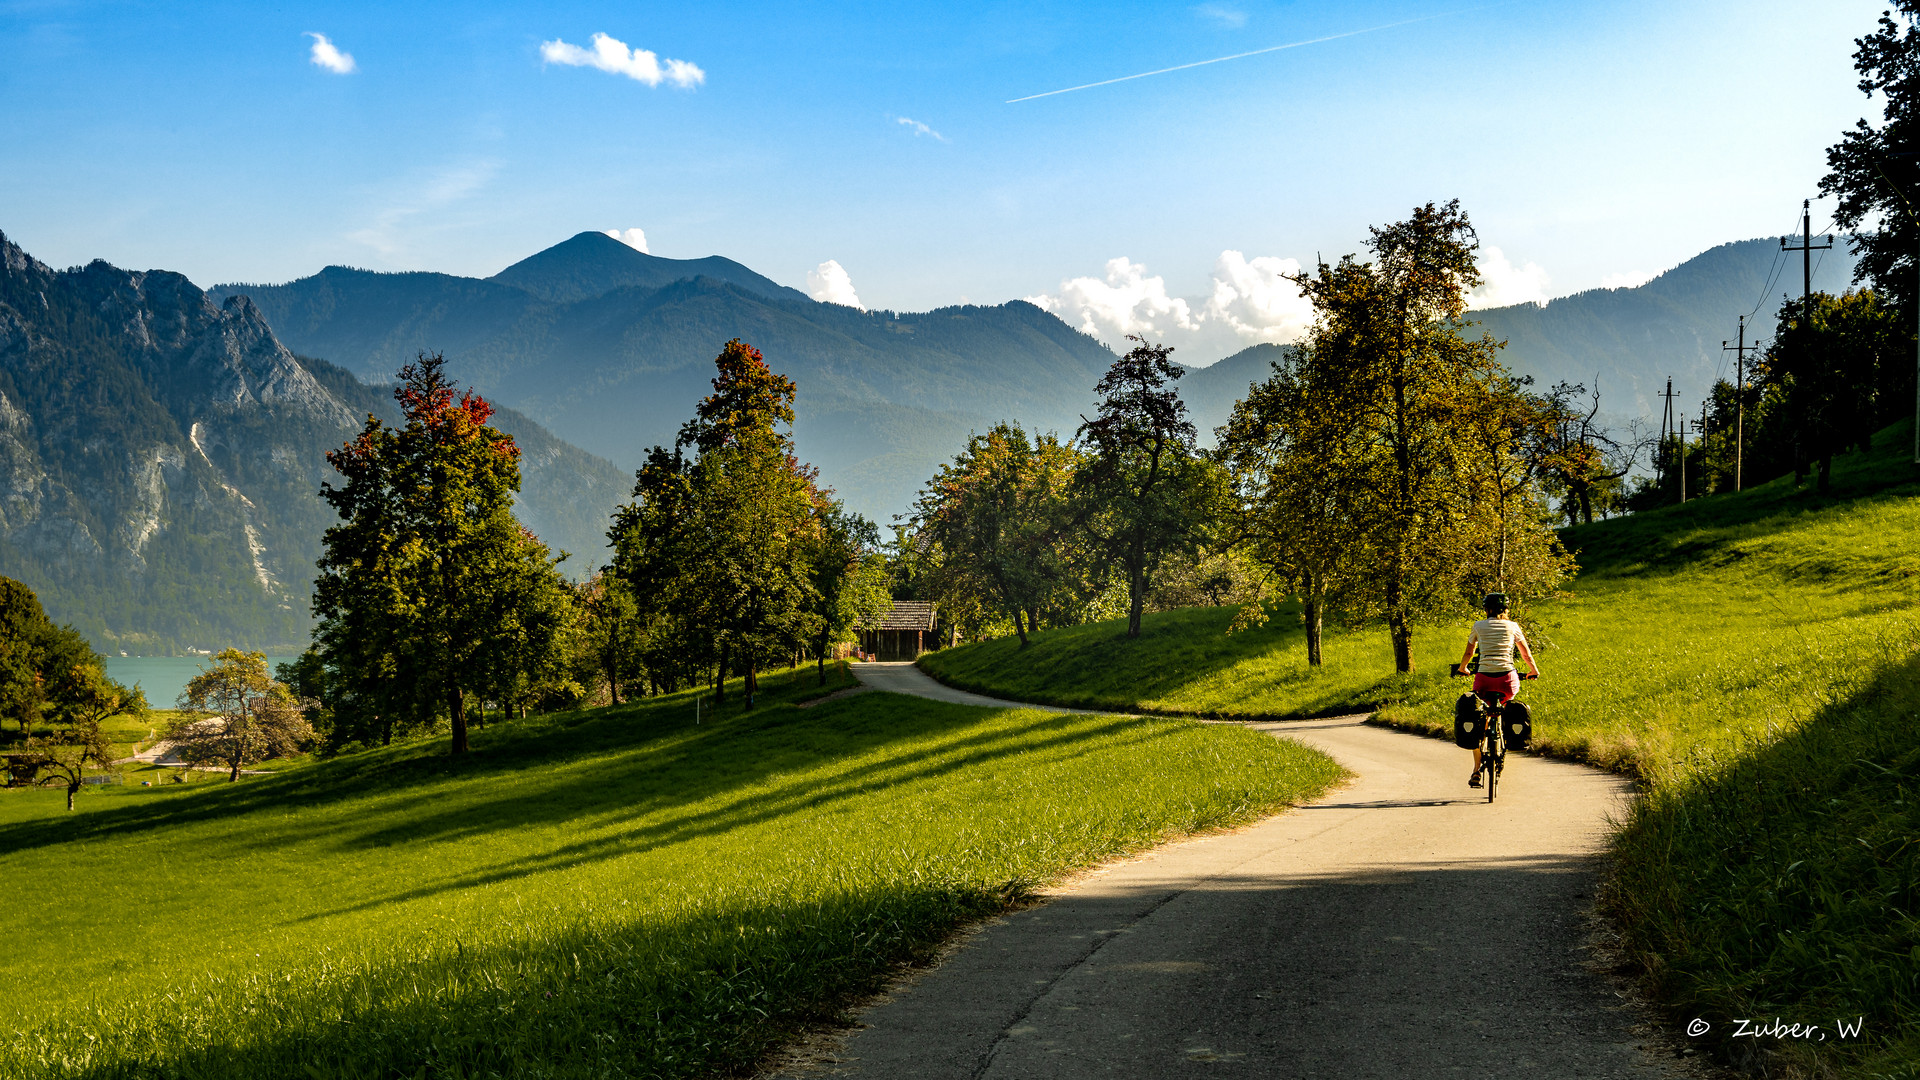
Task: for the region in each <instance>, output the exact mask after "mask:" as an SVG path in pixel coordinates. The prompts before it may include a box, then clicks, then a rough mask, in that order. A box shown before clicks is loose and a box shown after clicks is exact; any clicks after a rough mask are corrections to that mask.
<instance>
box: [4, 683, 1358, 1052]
mask: <svg viewBox="0 0 1920 1080" xmlns="http://www.w3.org/2000/svg"><path fill="white" fill-rule="evenodd" d="M766 686H767V687H768V690H769V693H768V694H767V696H766V698H764V699H763V704H762V705H761V707H759V708H757V709H755V710H754V711H753V712H751V713H743V712H742V711H741V709H740V708H739V706H738V705H737V704H733V705H729V706H728V707H727V708H726V709H724V710H722V711H721V714H720V715H719V716H718V717H714V716H713V715H712V712H711V710H709V712H708V714H707V718H708V722H706V723H704V724H701V725H699V726H695V725H694V723H693V713H694V706H693V702H692V699H691V697H690V696H687V695H680V696H677V697H671V698H666V699H656V700H653V701H648V702H645V703H642V704H636V705H629V706H623V707H617V708H609V709H600V710H592V711H587V712H580V713H568V714H556V715H551V716H545V717H536V718H533V719H530V720H527V721H520V722H511V723H506V724H496V725H492V726H489V727H488V728H486V729H485V730H484V731H481V732H478V733H476V735H475V739H474V744H475V752H474V753H473V754H472V755H471V756H470V758H468V759H466V760H462V761H457V762H456V761H453V760H451V759H449V758H448V757H447V756H446V755H445V750H444V743H443V742H440V741H435V742H431V743H425V742H423V743H415V744H410V745H404V746H395V747H392V748H388V749H386V750H382V751H376V752H369V753H365V754H360V755H356V756H352V757H347V758H341V759H337V760H333V761H320V762H307V763H302V764H299V765H297V766H296V767H293V768H290V769H286V770H283V771H280V772H278V773H275V774H274V775H271V776H262V777H252V778H248V779H245V780H243V781H241V782H240V783H238V784H226V783H224V782H223V783H207V782H196V783H193V784H190V785H185V786H170V787H162V786H156V787H153V788H141V787H138V786H133V787H123V788H115V789H108V790H89V791H87V792H84V793H83V794H82V796H81V798H80V801H79V809H78V810H76V811H75V812H74V813H72V814H70V815H69V814H67V813H66V812H65V811H64V810H63V809H62V807H63V806H64V798H63V796H62V795H61V794H60V793H57V792H47V791H7V792H0V881H4V882H5V883H6V895H7V898H8V902H7V903H6V904H4V905H0V940H5V941H6V942H7V943H8V947H7V949H5V950H4V951H0V986H4V987H6V988H7V989H6V993H5V994H4V995H0V1032H4V1033H5V1037H4V1038H0V1076H7V1077H10V1078H11V1077H22V1078H26V1077H76V1078H77V1077H87V1078H105V1077H226V1076H251V1077H293V1076H298V1077H308V1078H321V1080H324V1078H330V1077H390V1076H415V1075H421V1076H433V1077H475V1076H514V1077H575V1076H581V1077H584V1076H636V1077H684V1076H705V1075H712V1074H715V1073H723V1072H727V1071H730V1070H738V1069H741V1068H744V1067H746V1066H748V1065H750V1064H751V1063H752V1062H753V1061H755V1060H757V1059H758V1058H760V1057H761V1056H762V1055H764V1054H765V1053H766V1052H768V1051H769V1049H770V1048H772V1047H774V1046H776V1045H778V1044H779V1043H780V1042H781V1041H782V1040H783V1039H785V1038H788V1037H790V1036H791V1035H792V1033H793V1032H794V1031H795V1030H797V1029H798V1028H800V1027H802V1026H804V1025H807V1024H810V1023H815V1022H818V1021H821V1020H824V1019H830V1018H832V1017H833V1016H835V1015H837V1013H838V1012H839V1010H841V1009H842V1008H844V1006H845V1005H846V1003H847V1002H848V1001H849V1000H851V998H852V997H853V996H854V995H857V994H860V993H863V992H867V991H870V990H872V989H874V988H875V987H876V986H878V985H879V983H880V982H881V981H882V980H883V979H884V978H885V977H886V976H887V974H888V973H889V972H890V971H892V970H894V969H895V968H896V967H897V966H898V965H899V964H901V963H903V962H910V961H913V960H915V959H918V958H923V957H925V956H926V955H928V954H929V951H930V950H931V949H932V948H934V947H935V946H936V945H937V943H938V942H939V941H940V940H941V939H942V938H943V937H944V936H946V935H947V934H949V933H950V932H951V931H952V930H953V929H954V928H955V927H956V926H958V925H960V924H962V923H964V922H966V921H968V920H971V919H975V918H978V917H980V916H983V915H986V914H988V913H991V912H994V911H998V910H1002V909H1004V908H1005V907H1006V906H1008V905H1009V904H1015V903H1018V902H1020V901H1021V900H1022V898H1023V897H1025V896H1027V895H1028V894H1030V893H1031V892H1032V891H1033V890H1034V889H1036V888H1038V887H1040V886H1042V885H1044V884H1045V883H1047V882H1050V881H1053V880H1056V879H1058V878H1060V877H1061V876H1062V875H1065V874H1068V873H1070V872H1072V871H1074V870H1075V869H1077V868H1081V867H1085V866H1088V865H1091V864H1093V863H1096V862H1098V861H1100V860H1102V859H1106V858H1110V857H1113V856H1116V855H1119V854H1122V853H1124V852H1128V851H1133V850H1137V849H1139V848H1142V847H1145V846H1148V845H1151V844H1154V843H1158V842H1161V841H1163V840H1165V839H1167V838H1169V837H1173V836H1177V835H1181V834H1184V833H1188V832H1192V831H1196V830H1205V829H1211V828H1217V827H1224V826H1231V825H1235V824H1238V823H1242V822H1246V821H1250V820H1253V819H1255V818H1257V817H1259V816H1261V815H1264V814H1266V813H1270V812H1272V811H1274V810H1275V809H1277V808H1280V807H1282V806H1284V805H1285V804H1287V803H1289V802H1292V801H1296V800H1300V799H1303V798H1307V797H1310V796H1311V795H1312V794H1314V793H1316V792H1318V791H1320V790H1323V789H1324V788H1326V787H1327V786H1328V785H1329V784H1331V783H1333V782H1335V781H1336V780H1337V778H1338V775H1339V770H1338V768H1337V767H1336V766H1334V765H1333V764H1332V762H1331V761H1329V760H1328V759H1326V758H1325V757H1323V756H1321V755H1319V754H1316V753H1313V752H1310V751H1307V750H1305V749H1303V748H1301V747H1299V746H1298V745H1296V744H1292V743H1286V742H1281V741H1279V740H1275V739H1272V738H1270V737H1268V736H1265V735H1259V734H1255V733H1252V732H1248V731H1244V730H1240V729H1237V728H1233V727H1225V726H1218V725H1203V724H1198V723H1194V722H1192V721H1187V720H1174V719H1150V720H1137V719H1119V718H1114V717H1100V716H1081V715H1074V716H1065V715H1058V714H1047V713H1041V712H1032V711H1017V710H1014V711H1003V710H986V709H975V708H964V707H959V706H948V705H941V704H936V703H932V702H926V701H921V700H917V699H908V698H902V697H897V696H893V695H886V694H864V695H859V696H853V697H848V698H845V699H841V700H837V701H832V702H827V703H823V704H820V705H817V706H815V707H812V708H807V709H801V708H798V707H796V705H795V704H793V703H792V702H793V701H794V700H796V699H798V698H800V697H803V696H806V695H809V694H812V693H814V692H815V691H813V689H812V687H813V679H812V673H811V672H806V671H803V672H801V673H800V676H799V677H797V678H790V677H788V676H784V675H782V676H776V677H773V678H770V679H768V680H766Z"/></svg>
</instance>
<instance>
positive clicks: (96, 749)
mask: <svg viewBox="0 0 1920 1080" xmlns="http://www.w3.org/2000/svg"><path fill="white" fill-rule="evenodd" d="M25 751H26V755H29V756H30V757H31V759H32V762H31V763H32V765H33V766H34V767H35V768H36V770H37V771H38V772H42V773H46V774H47V777H48V779H52V780H57V781H59V782H60V783H62V784H64V785H66V789H67V809H68V810H72V809H73V797H74V796H75V795H77V794H79V793H80V788H81V786H82V785H84V784H85V783H86V776H87V770H88V769H89V768H95V769H105V768H108V767H109V766H111V765H112V763H113V748H112V746H111V745H110V744H109V743H108V742H107V737H106V734H105V733H104V732H103V731H102V730H101V728H100V721H99V720H97V719H92V718H87V719H83V720H81V721H80V722H79V723H76V724H74V725H73V726H71V727H68V728H66V729H64V730H61V731H56V732H51V733H48V734H42V735H37V736H35V737H33V738H31V739H28V740H27V742H26V744H25ZM41 782H42V783H45V782H46V781H44V780H43V781H41Z"/></svg>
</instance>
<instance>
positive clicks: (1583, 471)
mask: <svg viewBox="0 0 1920 1080" xmlns="http://www.w3.org/2000/svg"><path fill="white" fill-rule="evenodd" d="M1583 396H1584V397H1585V398H1586V400H1585V401H1582V400H1581V398H1582V397H1583ZM1599 415H1600V387H1599V385H1598V384H1597V383H1596V384H1595V386H1594V388H1593V390H1592V391H1591V393H1589V391H1588V390H1587V388H1586V387H1585V386H1583V385H1581V384H1579V383H1565V382H1563V383H1556V384H1555V385H1554V387H1553V389H1552V390H1549V391H1547V393H1546V394H1544V395H1541V396H1539V397H1537V398H1532V399H1531V400H1528V401H1527V402H1526V404H1525V406H1524V407H1523V408H1522V410H1521V411H1520V412H1518V413H1515V414H1514V415H1513V416H1512V418H1511V419H1510V420H1509V421H1508V423H1509V424H1510V425H1512V426H1514V428H1515V434H1516V436H1517V437H1518V439H1519V441H1518V442H1517V443H1516V445H1515V453H1516V454H1517V455H1518V456H1519V457H1521V458H1523V459H1528V461H1529V464H1530V466H1531V467H1532V468H1533V469H1536V470H1537V471H1538V472H1539V473H1541V474H1542V475H1543V476H1544V477H1545V479H1546V480H1547V482H1548V483H1549V485H1550V486H1551V487H1553V488H1554V489H1555V490H1557V491H1558V492H1559V493H1560V494H1562V495H1564V496H1565V500H1566V503H1565V509H1564V516H1565V517H1566V519H1567V524H1569V525H1576V524H1580V523H1582V522H1584V523H1585V524H1588V525H1591V524H1593V512H1594V509H1595V508H1596V507H1598V508H1599V510H1600V512H1601V514H1602V515H1603V516H1604V515H1605V514H1606V513H1607V512H1608V511H1609V510H1614V509H1618V508H1619V505H1618V504H1619V501H1620V497H1621V496H1622V494H1624V492H1623V489H1622V486H1621V484H1622V481H1624V480H1625V479H1626V477H1627V475H1628V474H1629V473H1631V472H1632V471H1633V469H1634V466H1635V465H1636V464H1638V463H1639V460H1640V454H1641V452H1642V451H1643V450H1645V449H1646V447H1647V440H1645V439H1643V438H1640V437H1639V434H1638V430H1637V428H1632V427H1630V428H1629V431H1628V434H1627V436H1626V437H1625V439H1624V440H1623V439H1622V438H1619V437H1616V436H1615V435H1614V433H1613V431H1611V430H1610V429H1609V428H1608V427H1607V426H1606V425H1605V424H1603V423H1601V422H1600V421H1599V419H1598V417H1599Z"/></svg>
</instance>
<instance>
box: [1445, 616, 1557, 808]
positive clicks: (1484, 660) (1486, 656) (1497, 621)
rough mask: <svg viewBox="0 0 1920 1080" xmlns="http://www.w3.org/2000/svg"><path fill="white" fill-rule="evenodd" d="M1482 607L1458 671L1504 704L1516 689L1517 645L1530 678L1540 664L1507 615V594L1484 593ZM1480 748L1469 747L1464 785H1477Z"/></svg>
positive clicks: (1479, 691)
mask: <svg viewBox="0 0 1920 1080" xmlns="http://www.w3.org/2000/svg"><path fill="white" fill-rule="evenodd" d="M1481 606H1482V607H1484V608H1485V609H1486V612H1487V617H1486V618H1484V619H1481V620H1480V621H1479V622H1477V623H1474V624H1473V632H1472V633H1470V634H1468V635H1467V651H1466V653H1465V654H1464V655H1462V656H1461V657H1460V671H1461V672H1463V673H1464V672H1467V671H1471V672H1473V692H1474V693H1475V694H1476V695H1478V694H1483V693H1485V694H1499V695H1500V704H1502V705H1505V704H1506V703H1507V702H1508V701H1510V700H1512V699H1513V696H1514V695H1515V694H1518V693H1519V692H1520V673H1519V672H1518V671H1516V670H1515V669H1514V666H1513V650H1514V649H1515V648H1518V649H1519V650H1520V655H1521V656H1522V657H1524V658H1525V659H1526V661H1527V667H1528V668H1529V669H1530V670H1531V671H1532V672H1533V677H1534V678H1536V679H1537V678H1539V677H1540V664H1539V662H1537V661H1536V660H1534V658H1533V650H1532V649H1531V648H1529V647H1528V646H1527V635H1526V634H1524V633H1522V632H1521V630H1520V624H1519V623H1517V622H1514V621H1513V620H1512V619H1509V618H1507V594H1506V593H1488V594H1487V598H1486V600H1485V601H1484V602H1483V603H1482V605H1481ZM1476 649H1477V650H1479V653H1480V662H1479V663H1478V664H1477V665H1476V664H1474V663H1473V654H1474V651H1475V650H1476ZM1480 770H1481V761H1480V748H1479V747H1477V746H1476V747H1474V748H1473V775H1472V776H1469V777H1467V786H1468V787H1479V786H1480Z"/></svg>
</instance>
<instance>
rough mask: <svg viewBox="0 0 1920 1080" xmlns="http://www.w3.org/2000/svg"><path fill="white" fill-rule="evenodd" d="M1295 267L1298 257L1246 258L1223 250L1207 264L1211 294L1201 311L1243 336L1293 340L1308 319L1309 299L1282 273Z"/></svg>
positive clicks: (1294, 271) (1310, 314)
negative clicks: (1210, 264)
mask: <svg viewBox="0 0 1920 1080" xmlns="http://www.w3.org/2000/svg"><path fill="white" fill-rule="evenodd" d="M1298 273H1300V261H1299V260H1298V259H1281V258H1276V257H1274V256H1272V255H1262V256H1259V257H1256V258H1253V259H1249V258H1247V257H1246V256H1245V255H1242V254H1241V253H1240V252H1238V251H1223V252H1221V253H1220V258H1219V259H1217V260H1215V262H1214V264H1213V295H1212V296H1210V297H1208V298H1207V306H1206V311H1205V317H1206V318H1209V319H1214V320H1217V321H1219V322H1222V323H1225V324H1226V325H1227V326H1228V327H1230V328H1232V330H1233V332H1234V333H1235V334H1237V335H1238V336H1239V337H1240V339H1241V340H1243V341H1248V342H1260V341H1265V342H1275V343H1278V342H1287V341H1297V340H1299V338H1300V336H1301V335H1302V334H1304V333H1306V330H1307V327H1309V326H1311V325H1313V303H1312V302H1311V301H1309V300H1308V299H1307V298H1306V296H1305V295H1304V294H1303V293H1301V291H1300V287H1299V286H1298V285H1295V284H1294V283H1293V282H1291V281H1289V280H1287V276H1288V275H1291V274H1298Z"/></svg>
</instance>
